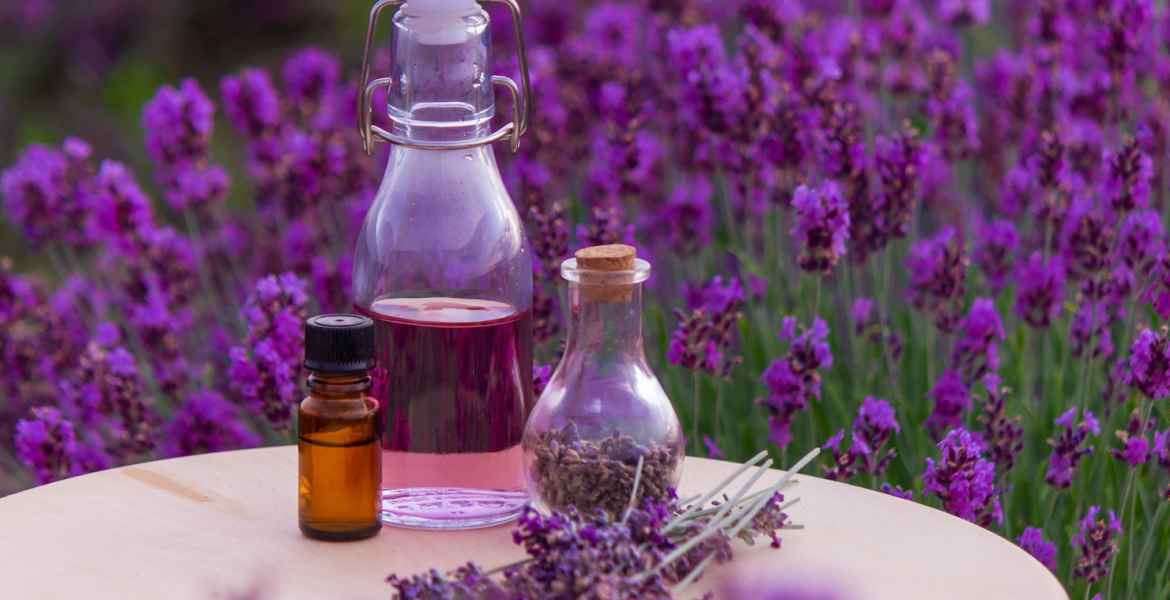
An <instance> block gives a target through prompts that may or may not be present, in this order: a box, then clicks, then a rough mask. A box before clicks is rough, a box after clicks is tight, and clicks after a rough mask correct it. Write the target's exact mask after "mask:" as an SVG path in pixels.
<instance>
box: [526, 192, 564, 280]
mask: <svg viewBox="0 0 1170 600" xmlns="http://www.w3.org/2000/svg"><path fill="white" fill-rule="evenodd" d="M528 224H529V227H530V234H529V239H531V240H532V251H533V253H534V254H535V255H536V258H537V259H538V260H539V261H540V269H538V270H537V277H538V278H541V279H546V280H551V281H555V280H556V278H557V275H558V274H559V273H560V268H561V261H563V260H564V259H565V257H567V256H568V255H569V226H568V222H567V221H566V217H565V205H564V204H562V203H560V202H550V203H548V204H547V205H546V204H545V203H544V202H541V203H539V204H535V203H534V204H531V205H529V207H528Z"/></svg>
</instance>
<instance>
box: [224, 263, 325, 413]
mask: <svg viewBox="0 0 1170 600" xmlns="http://www.w3.org/2000/svg"><path fill="white" fill-rule="evenodd" d="M307 303H308V296H307V294H306V293H305V282H304V281H302V280H301V279H299V278H298V277H297V276H296V275H294V274H292V273H284V274H282V275H280V276H276V275H269V276H268V277H265V278H264V279H261V280H260V281H258V282H257V283H256V289H255V290H254V291H253V292H252V294H251V295H250V296H249V297H248V300H247V302H246V303H245V304H244V309H243V316H244V320H245V322H246V323H247V325H248V336H247V338H246V339H245V343H246V344H247V346H248V347H247V348H245V347H240V346H236V347H234V348H232V349H231V352H230V356H229V358H230V363H231V364H230V366H229V368H228V378H229V386H230V388H231V390H232V391H233V392H234V393H235V394H236V395H237V396H238V397H239V398H240V399H241V400H243V401H244V402H245V403H247V404H248V406H249V407H250V408H251V409H252V410H253V411H255V412H258V413H263V414H264V415H265V416H266V417H267V418H268V420H269V422H271V423H272V425H273V426H275V427H277V428H283V427H287V426H288V419H289V416H290V415H291V410H292V406H294V405H295V403H296V402H298V401H299V400H300V398H299V395H298V393H297V391H298V389H299V387H298V386H299V384H300V382H299V376H300V364H301V360H302V358H303V353H304V330H303V325H302V323H303V322H304V320H305V317H306V316H307V314H306V306H307ZM249 350H250V351H249Z"/></svg>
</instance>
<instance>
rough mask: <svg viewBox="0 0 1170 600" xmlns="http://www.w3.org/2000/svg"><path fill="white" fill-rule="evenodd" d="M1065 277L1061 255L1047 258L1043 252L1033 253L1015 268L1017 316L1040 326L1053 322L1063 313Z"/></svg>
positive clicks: (1038, 327)
mask: <svg viewBox="0 0 1170 600" xmlns="http://www.w3.org/2000/svg"><path fill="white" fill-rule="evenodd" d="M1064 277H1065V270H1064V262H1063V261H1062V260H1061V259H1060V257H1058V256H1053V257H1052V258H1050V259H1048V260H1047V261H1046V260H1045V259H1044V255H1043V254H1042V253H1040V252H1033V253H1032V255H1031V256H1029V257H1028V259H1027V260H1025V261H1024V262H1023V263H1021V264H1020V266H1019V268H1018V269H1017V270H1016V304H1015V311H1016V315H1017V316H1019V317H1020V318H1021V319H1023V320H1024V322H1026V323H1027V324H1028V325H1030V326H1032V327H1035V328H1037V329H1044V328H1046V327H1048V326H1049V325H1051V324H1052V322H1053V321H1054V320H1056V318H1057V317H1059V316H1060V310H1061V303H1062V302H1063V301H1064Z"/></svg>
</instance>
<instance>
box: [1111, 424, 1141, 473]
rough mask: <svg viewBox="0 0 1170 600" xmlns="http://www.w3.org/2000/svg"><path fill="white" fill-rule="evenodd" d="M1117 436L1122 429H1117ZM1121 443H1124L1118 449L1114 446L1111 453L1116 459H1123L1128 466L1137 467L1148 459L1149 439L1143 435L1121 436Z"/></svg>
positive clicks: (1121, 432) (1119, 435) (1122, 432)
mask: <svg viewBox="0 0 1170 600" xmlns="http://www.w3.org/2000/svg"><path fill="white" fill-rule="evenodd" d="M1117 433H1118V437H1119V438H1121V437H1122V436H1121V434H1124V433H1125V432H1124V431H1118V432H1117ZM1122 443H1123V444H1125V445H1124V446H1123V447H1121V448H1120V449H1118V448H1114V449H1113V450H1112V451H1111V454H1112V455H1113V457H1114V458H1116V459H1117V460H1120V461H1123V462H1125V463H1126V464H1128V465H1129V466H1130V467H1137V466H1140V465H1144V464H1146V461H1148V460H1150V440H1148V439H1146V438H1144V437H1134V436H1125V437H1123V438H1122Z"/></svg>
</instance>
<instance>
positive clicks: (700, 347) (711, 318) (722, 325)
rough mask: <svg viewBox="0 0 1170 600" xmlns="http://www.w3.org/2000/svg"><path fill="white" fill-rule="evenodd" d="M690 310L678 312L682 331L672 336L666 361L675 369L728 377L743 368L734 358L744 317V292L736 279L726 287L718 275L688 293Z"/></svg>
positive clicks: (688, 288)
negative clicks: (737, 336)
mask: <svg viewBox="0 0 1170 600" xmlns="http://www.w3.org/2000/svg"><path fill="white" fill-rule="evenodd" d="M684 296H685V297H686V310H683V309H677V310H676V311H675V314H676V315H677V316H678V318H679V324H678V327H677V328H676V329H675V330H674V333H672V334H671V336H670V344H669V346H668V347H667V351H666V358H667V360H669V361H670V364H672V365H680V366H682V367H684V368H687V369H692V370H703V371H706V372H707V373H710V374H711V375H715V376H717V377H726V376H727V375H728V374H730V372H731V369H732V368H734V367H735V365H737V364H739V362H740V357H738V356H735V355H733V353H732V352H731V350H732V349H733V348H734V346H735V340H736V337H735V336H736V333H737V330H736V323H738V322H739V318H740V317H741V316H742V315H741V313H740V309H741V308H742V307H743V301H744V295H743V288H742V287H741V286H740V283H739V280H738V279H736V278H732V279H730V280H729V281H728V283H727V284H726V285H725V284H724V283H723V278H722V277H720V276H718V275H716V276H715V277H712V278H711V280H710V281H708V282H707V283H706V284H705V285H703V286H702V287H697V288H692V287H689V286H688V287H687V288H686V290H684Z"/></svg>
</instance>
